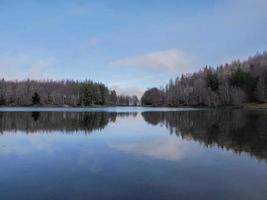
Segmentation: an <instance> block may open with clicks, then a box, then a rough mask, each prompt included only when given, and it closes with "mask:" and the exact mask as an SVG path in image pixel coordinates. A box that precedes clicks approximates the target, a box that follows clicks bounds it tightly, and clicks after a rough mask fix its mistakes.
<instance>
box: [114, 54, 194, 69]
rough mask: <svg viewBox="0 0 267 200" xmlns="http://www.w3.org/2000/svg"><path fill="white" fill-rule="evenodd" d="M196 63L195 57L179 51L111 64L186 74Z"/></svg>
mask: <svg viewBox="0 0 267 200" xmlns="http://www.w3.org/2000/svg"><path fill="white" fill-rule="evenodd" d="M195 63H196V59H195V58H194V57H193V56H190V55H188V54H186V53H185V52H183V51H181V50H178V49H168V50H164V51H157V52H151V53H147V54H144V55H138V56H134V57H128V58H123V59H119V60H116V61H113V62H111V64H112V65H117V66H129V67H140V68H147V69H153V70H159V71H165V72H181V73H186V72H190V71H192V67H193V66H194V64H195Z"/></svg>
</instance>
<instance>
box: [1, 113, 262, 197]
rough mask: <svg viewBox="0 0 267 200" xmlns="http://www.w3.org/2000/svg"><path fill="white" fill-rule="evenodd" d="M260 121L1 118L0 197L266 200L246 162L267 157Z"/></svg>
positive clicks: (211, 116)
mask: <svg viewBox="0 0 267 200" xmlns="http://www.w3.org/2000/svg"><path fill="white" fill-rule="evenodd" d="M266 119H267V115H266V114H265V113H261V112H254V111H253V112H252V111H244V110H243V111H242V110H202V111H200V110H198V111H197V110H192V111H188V110H185V111H183V112H170V111H167V112H163V111H161V112H159V111H157V112H150V111H149V112H141V113H140V112H138V113H137V112H132V113H129V112H126V113H117V112H0V131H1V133H2V135H0V163H1V164H0V186H1V187H0V199H1V200H2V199H4V200H5V199H8V200H9V199H20V200H41V199H59V200H61V199H62V200H66V199H79V200H87V199H98V200H106V199H116V200H117V199H118V200H120V199H134V200H135V199H140V200H142V199H144V200H146V199H156V200H158V199H159V200H161V199H173V200H174V199H186V200H188V199H219V200H224V199H262V200H263V199H264V200H265V199H266V196H267V190H266V188H267V178H266V177H267V165H266V162H258V161H257V160H256V159H254V158H251V156H248V154H249V155H252V156H254V157H256V158H258V159H259V160H263V161H265V160H266V159H267V158H266V148H267V144H266V141H267V138H266V135H267V133H266V130H267V127H266V124H267V123H266ZM14 133H16V134H14ZM25 133H26V134H25ZM47 133H49V134H47ZM65 133H67V134H65ZM72 133H75V134H72ZM89 133H90V134H89ZM222 149H226V150H227V151H225V150H222ZM242 152H245V154H242V155H239V154H241V153H242ZM14 191H15V192H14Z"/></svg>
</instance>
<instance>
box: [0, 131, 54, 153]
mask: <svg viewBox="0 0 267 200" xmlns="http://www.w3.org/2000/svg"><path fill="white" fill-rule="evenodd" d="M36 151H45V152H47V153H51V152H52V146H51V144H50V143H49V142H48V141H47V140H46V138H44V137H43V136H42V135H41V136H40V137H39V135H38V134H36V135H31V136H29V135H25V134H22V133H18V134H15V135H12V134H11V135H9V136H1V140H0V155H9V154H12V155H28V154H31V153H33V152H36Z"/></svg>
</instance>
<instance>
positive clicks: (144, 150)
mask: <svg viewBox="0 0 267 200" xmlns="http://www.w3.org/2000/svg"><path fill="white" fill-rule="evenodd" d="M109 147H111V148H114V149H116V150H119V151H124V152H127V153H133V154H140V155H144V156H149V157H152V158H157V159H163V160H171V161H177V160H181V159H183V158H184V157H185V156H187V155H188V154H190V151H191V148H189V145H188V144H187V143H186V142H185V141H182V142H181V140H180V139H178V138H177V137H176V136H172V137H167V138H156V139H154V140H152V141H143V142H138V143H130V144H110V145H109Z"/></svg>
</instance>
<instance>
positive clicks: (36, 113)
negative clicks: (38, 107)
mask: <svg viewBox="0 0 267 200" xmlns="http://www.w3.org/2000/svg"><path fill="white" fill-rule="evenodd" d="M39 116H40V112H32V118H33V120H34V121H37V120H38V118H39Z"/></svg>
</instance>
